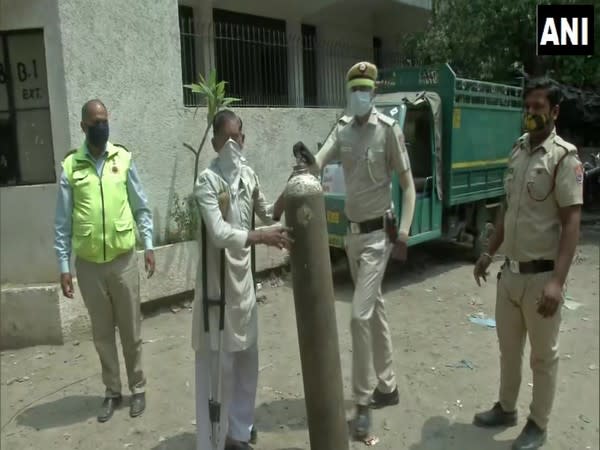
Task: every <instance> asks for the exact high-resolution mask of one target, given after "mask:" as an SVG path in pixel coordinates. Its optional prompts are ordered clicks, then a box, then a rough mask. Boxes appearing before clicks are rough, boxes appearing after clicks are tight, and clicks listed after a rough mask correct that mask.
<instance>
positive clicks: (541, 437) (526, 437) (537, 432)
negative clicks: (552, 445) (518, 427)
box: [512, 419, 546, 450]
mask: <svg viewBox="0 0 600 450" xmlns="http://www.w3.org/2000/svg"><path fill="white" fill-rule="evenodd" d="M545 443H546V430H542V429H541V428H540V427H538V426H537V424H536V423H535V422H534V421H533V420H531V419H529V420H527V424H525V427H524V428H523V431H521V434H520V435H519V437H518V438H517V439H516V441H515V442H513V445H512V450H535V449H538V448H540V447H541V446H542V445H544V444H545Z"/></svg>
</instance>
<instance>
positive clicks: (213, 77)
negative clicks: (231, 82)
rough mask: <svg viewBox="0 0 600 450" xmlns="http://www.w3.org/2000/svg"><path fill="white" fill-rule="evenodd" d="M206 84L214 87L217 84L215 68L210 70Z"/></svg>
mask: <svg viewBox="0 0 600 450" xmlns="http://www.w3.org/2000/svg"><path fill="white" fill-rule="evenodd" d="M208 84H209V85H210V86H211V87H212V88H213V89H214V86H215V85H216V84H217V71H216V70H215V69H213V70H211V71H210V76H209V77H208Z"/></svg>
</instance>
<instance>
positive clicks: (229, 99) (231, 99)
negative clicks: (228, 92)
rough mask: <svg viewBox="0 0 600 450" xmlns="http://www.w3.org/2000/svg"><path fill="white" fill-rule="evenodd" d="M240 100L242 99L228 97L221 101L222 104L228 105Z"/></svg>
mask: <svg viewBox="0 0 600 450" xmlns="http://www.w3.org/2000/svg"><path fill="white" fill-rule="evenodd" d="M239 101H240V100H239V99H237V98H226V99H225V100H223V101H222V102H221V105H222V106H228V105H231V104H232V103H235V102H239Z"/></svg>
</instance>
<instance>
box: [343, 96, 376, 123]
mask: <svg viewBox="0 0 600 450" xmlns="http://www.w3.org/2000/svg"><path fill="white" fill-rule="evenodd" d="M372 107H373V98H372V97H371V92H369V91H354V92H350V95H349V97H348V112H349V113H350V115H352V116H356V117H362V116H364V115H366V114H368V113H369V111H370V110H371V108H372Z"/></svg>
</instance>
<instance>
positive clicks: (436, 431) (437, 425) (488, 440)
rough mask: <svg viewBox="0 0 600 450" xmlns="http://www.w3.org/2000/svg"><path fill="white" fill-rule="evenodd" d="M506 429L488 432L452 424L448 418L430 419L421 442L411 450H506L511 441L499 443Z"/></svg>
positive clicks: (412, 446)
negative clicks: (498, 438) (495, 436)
mask: <svg viewBox="0 0 600 450" xmlns="http://www.w3.org/2000/svg"><path fill="white" fill-rule="evenodd" d="M502 431H504V429H502V428H501V429H496V430H486V429H482V428H477V427H475V426H473V425H472V424H470V423H450V421H449V420H448V419H447V418H446V417H442V416H437V417H431V418H429V419H428V420H427V421H426V422H425V424H424V425H423V429H422V430H421V441H420V442H418V443H416V444H413V445H411V446H410V447H409V450H482V449H485V450H506V449H507V448H509V446H510V442H511V441H497V440H495V439H494V435H495V434H498V433H499V432H502Z"/></svg>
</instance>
